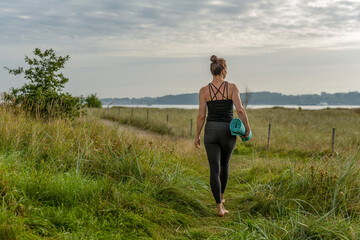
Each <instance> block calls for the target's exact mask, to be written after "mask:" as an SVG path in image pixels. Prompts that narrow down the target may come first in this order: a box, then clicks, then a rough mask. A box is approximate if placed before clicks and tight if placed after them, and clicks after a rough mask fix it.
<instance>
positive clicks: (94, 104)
mask: <svg viewBox="0 0 360 240" xmlns="http://www.w3.org/2000/svg"><path fill="white" fill-rule="evenodd" d="M85 102H86V105H87V106H88V107H89V108H101V105H102V104H101V101H100V100H99V98H98V97H97V96H96V93H94V94H90V95H89V96H87V97H86V98H85Z"/></svg>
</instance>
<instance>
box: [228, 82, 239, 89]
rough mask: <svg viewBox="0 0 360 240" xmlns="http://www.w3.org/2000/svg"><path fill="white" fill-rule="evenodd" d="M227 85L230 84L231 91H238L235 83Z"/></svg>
mask: <svg viewBox="0 0 360 240" xmlns="http://www.w3.org/2000/svg"><path fill="white" fill-rule="evenodd" d="M227 83H228V86H229V90H230V91H233V90H235V91H238V88H237V86H236V84H235V83H231V82H227Z"/></svg>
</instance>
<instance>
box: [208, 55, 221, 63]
mask: <svg viewBox="0 0 360 240" xmlns="http://www.w3.org/2000/svg"><path fill="white" fill-rule="evenodd" d="M218 60H219V59H218V57H217V56H215V55H212V56H211V58H210V61H211V62H213V63H215V62H217V61H218Z"/></svg>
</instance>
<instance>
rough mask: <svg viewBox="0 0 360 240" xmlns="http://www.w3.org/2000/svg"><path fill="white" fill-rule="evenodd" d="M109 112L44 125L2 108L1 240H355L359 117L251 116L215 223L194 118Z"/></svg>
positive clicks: (352, 113) (339, 113) (359, 221)
mask: <svg viewBox="0 0 360 240" xmlns="http://www.w3.org/2000/svg"><path fill="white" fill-rule="evenodd" d="M102 111H104V110H102ZM109 111H110V112H107V110H106V109H105V111H104V112H98V110H89V114H88V115H87V116H83V117H81V118H80V119H78V120H76V121H70V120H68V119H62V120H52V121H46V122H43V121H36V120H33V119H31V118H29V117H28V116H26V114H23V113H16V112H15V111H12V110H11V109H8V110H6V109H5V108H0V198H1V200H2V201H1V203H2V204H1V209H0V239H360V207H359V206H360V177H359V176H360V175H359V172H360V167H359V154H360V152H359V148H358V146H359V145H360V139H359V134H358V131H359V130H358V129H357V128H356V127H355V126H359V113H358V111H356V110H321V111H305V110H302V111H299V110H288V109H281V108H277V109H262V110H249V111H248V114H249V119H250V122H251V126H252V129H253V132H254V138H253V139H252V141H250V142H248V143H245V144H244V143H242V142H241V141H238V142H237V145H236V148H235V151H234V154H233V156H232V159H231V161H230V178H229V181H228V187H227V190H226V193H225V196H226V199H227V201H226V207H227V209H229V210H230V211H231V214H230V215H227V216H225V217H224V218H219V217H217V216H216V214H215V209H216V205H215V202H214V199H213V197H212V195H211V191H210V186H209V170H208V163H207V158H206V154H205V151H204V149H203V147H202V149H201V150H200V151H198V150H195V149H194V147H193V144H192V139H191V138H189V135H190V134H189V130H190V119H191V118H193V119H194V122H193V123H194V126H195V119H196V111H195V110H176V109H169V110H166V109H160V110H159V109H151V110H150V114H149V121H147V119H146V117H147V116H146V109H134V114H133V116H132V117H131V111H132V110H131V109H125V108H121V110H120V118H119V116H118V110H117V109H110V110H109ZM111 112H113V113H111ZM126 114H128V115H126ZM167 114H169V123H167V122H166V115H167ZM101 117H104V118H109V119H113V120H117V121H120V122H121V123H127V124H130V125H133V126H136V127H138V128H142V129H145V130H148V131H150V132H149V133H147V134H146V135H141V134H137V133H136V132H134V131H130V130H129V131H116V129H113V128H111V127H108V126H105V125H104V124H102V122H101V119H100V118H101ZM135 118H136V120H134V119H135ZM269 122H271V123H272V129H273V131H272V138H271V143H270V149H269V150H267V149H266V140H267V124H268V123H269ZM332 127H336V129H337V133H338V134H337V135H336V136H337V138H336V145H335V146H336V154H334V155H333V154H331V152H330V150H329V149H331V129H332ZM193 131H194V132H195V129H193ZM151 132H155V133H157V134H152V133H151ZM340 132H341V133H343V134H340ZM159 134H160V135H161V136H160V135H159Z"/></svg>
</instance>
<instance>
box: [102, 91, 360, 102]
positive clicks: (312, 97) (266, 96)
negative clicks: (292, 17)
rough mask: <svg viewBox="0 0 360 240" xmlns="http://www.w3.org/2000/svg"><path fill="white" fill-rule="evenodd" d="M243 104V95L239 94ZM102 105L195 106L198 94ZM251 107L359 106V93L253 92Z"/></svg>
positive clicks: (127, 100) (117, 100) (123, 100)
mask: <svg viewBox="0 0 360 240" xmlns="http://www.w3.org/2000/svg"><path fill="white" fill-rule="evenodd" d="M240 96H241V99H242V101H243V102H244V97H245V94H244V93H243V94H240ZM100 100H101V102H102V104H103V105H108V104H112V105H197V104H199V97H198V93H188V94H179V95H166V96H163V97H155V98H151V97H144V98H104V99H100ZM249 104H251V105H360V93H359V92H348V93H333V94H329V93H325V92H322V93H321V94H303V95H284V94H281V93H272V92H253V93H251V94H250V101H249Z"/></svg>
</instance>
